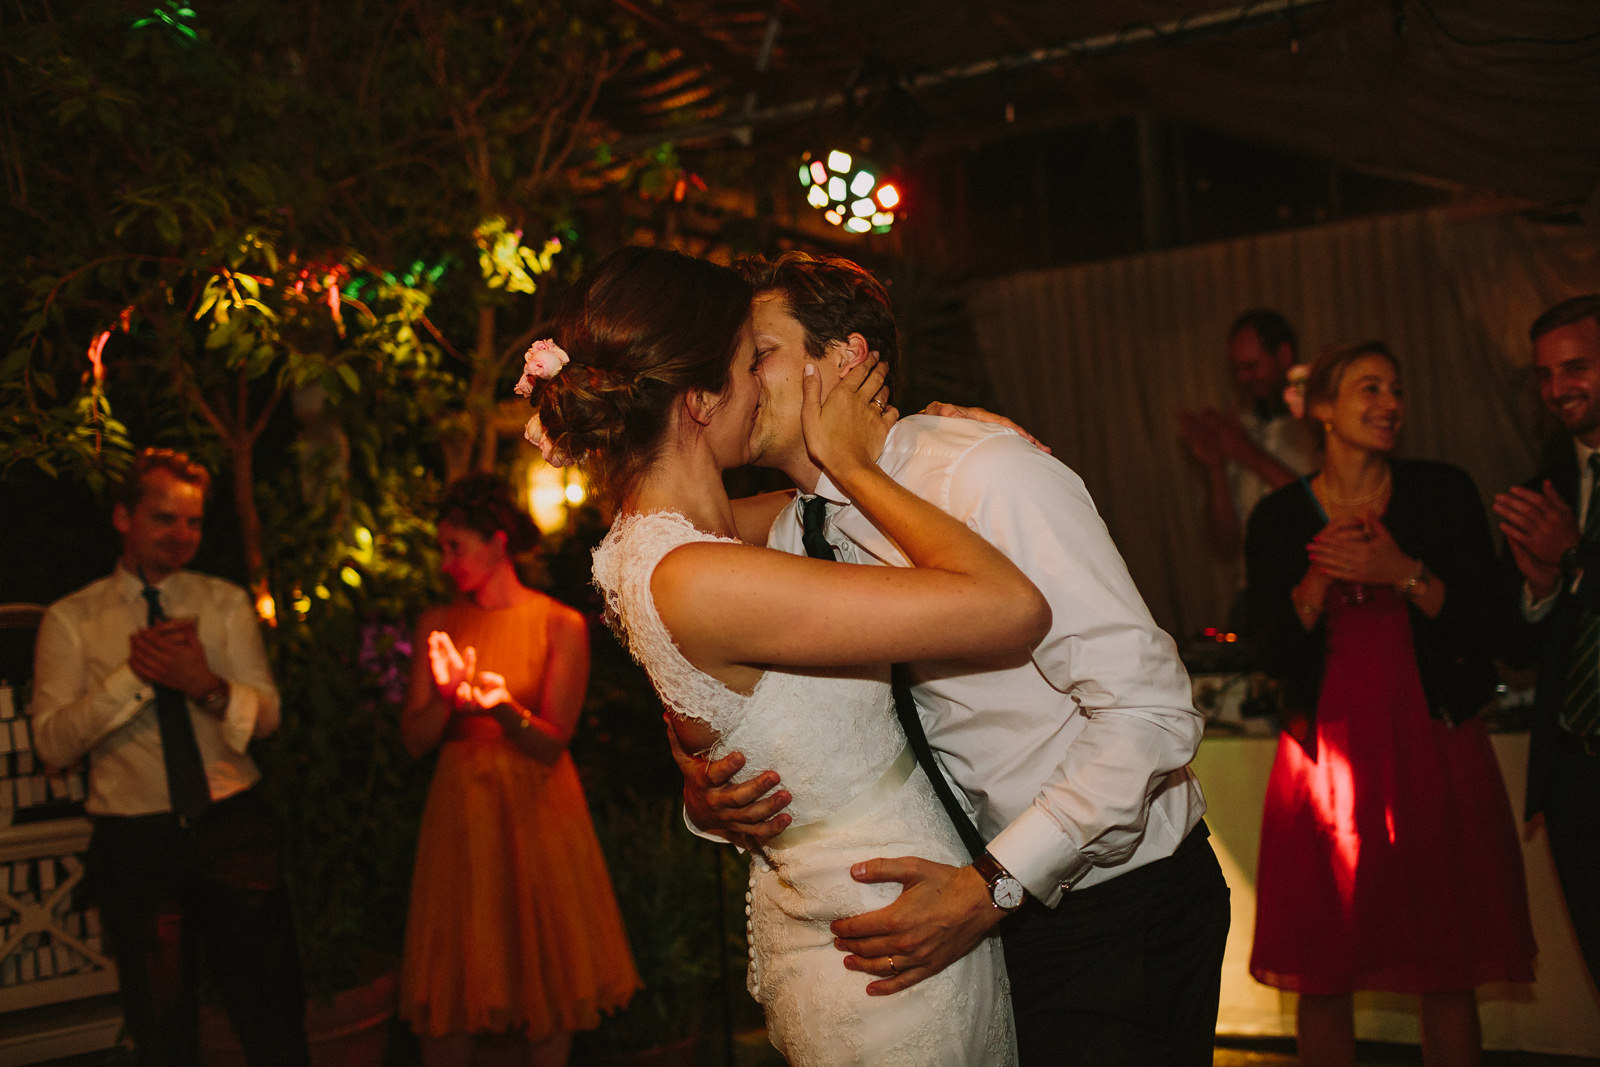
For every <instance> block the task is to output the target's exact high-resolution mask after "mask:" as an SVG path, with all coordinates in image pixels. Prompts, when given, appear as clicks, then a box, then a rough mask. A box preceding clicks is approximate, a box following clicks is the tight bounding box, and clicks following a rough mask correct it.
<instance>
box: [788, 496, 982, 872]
mask: <svg viewBox="0 0 1600 1067" xmlns="http://www.w3.org/2000/svg"><path fill="white" fill-rule="evenodd" d="M800 519H801V522H800V541H801V543H802V544H804V545H805V546H806V555H808V556H810V557H811V558H812V559H831V560H837V559H838V558H839V557H838V554H837V553H835V552H834V550H833V546H832V545H830V544H829V543H828V538H827V535H826V534H825V533H824V531H825V530H826V529H827V522H828V502H827V501H826V500H823V499H822V498H821V497H820V496H810V497H801V499H800ZM889 677H890V681H891V684H892V687H893V689H894V713H895V715H896V716H897V717H899V719H900V728H901V729H903V730H904V731H905V734H906V741H907V743H908V744H910V745H911V751H912V753H913V754H914V755H915V756H916V757H917V762H918V763H919V764H921V765H922V769H923V771H924V772H925V773H926V774H927V776H928V780H929V781H930V782H932V783H933V791H934V792H935V793H937V794H938V795H939V803H941V804H943V805H944V810H945V814H947V815H949V816H950V821H951V822H952V823H954V824H955V828H956V833H958V834H960V835H961V843H962V844H964V845H966V846H967V851H968V852H969V853H971V854H972V856H974V857H977V856H979V855H981V854H982V853H983V849H984V846H983V835H982V834H980V833H978V828H977V827H976V826H974V825H973V824H972V820H971V819H970V818H968V817H967V813H966V811H965V809H963V808H962V807H961V802H960V801H958V800H956V796H955V793H954V792H952V791H951V789H950V783H949V782H947V781H945V777H944V773H943V772H942V771H940V770H939V764H938V762H937V761H936V760H935V759H934V758H933V747H932V746H931V745H929V744H928V735H927V733H926V732H925V731H924V730H923V729H922V718H921V716H919V715H918V714H917V704H916V701H915V700H913V699H912V696H911V678H910V674H909V672H908V671H907V670H906V665H905V664H904V663H896V664H895V665H894V666H893V667H891V668H890V674H889Z"/></svg>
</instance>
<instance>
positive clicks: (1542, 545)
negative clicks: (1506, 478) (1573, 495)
mask: <svg viewBox="0 0 1600 1067" xmlns="http://www.w3.org/2000/svg"><path fill="white" fill-rule="evenodd" d="M1494 513H1495V515H1496V516H1497V517H1498V518H1499V519H1500V531H1501V533H1503V534H1505V535H1506V546H1507V547H1508V548H1510V549H1511V558H1512V559H1513V560H1514V561H1515V562H1516V564H1517V569H1518V570H1520V571H1521V572H1522V576H1523V578H1525V579H1527V582H1528V589H1529V591H1530V592H1532V593H1533V595H1534V596H1535V597H1540V598H1543V597H1546V596H1549V595H1550V594H1551V593H1553V592H1555V590H1556V586H1557V585H1559V584H1560V582H1561V557H1562V555H1563V554H1564V553H1565V552H1566V551H1567V550H1568V549H1570V548H1574V547H1576V546H1577V544H1578V540H1579V533H1578V517H1577V516H1576V515H1575V514H1574V513H1573V511H1572V508H1570V507H1568V506H1567V502H1566V501H1565V500H1563V499H1561V495H1560V494H1559V493H1557V492H1556V490H1555V487H1554V486H1553V485H1551V484H1550V482H1548V481H1546V482H1545V483H1544V484H1543V485H1542V486H1541V487H1540V488H1539V489H1538V490H1533V489H1525V488H1523V487H1522V486H1516V487H1513V488H1512V489H1510V490H1508V491H1506V492H1504V493H1497V494H1495V498H1494Z"/></svg>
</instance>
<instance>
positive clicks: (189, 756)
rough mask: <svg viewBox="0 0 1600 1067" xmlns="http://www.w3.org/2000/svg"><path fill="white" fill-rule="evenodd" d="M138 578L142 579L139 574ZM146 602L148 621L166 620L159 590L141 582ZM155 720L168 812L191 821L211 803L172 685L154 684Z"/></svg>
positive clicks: (183, 703) (190, 725) (189, 725)
mask: <svg viewBox="0 0 1600 1067" xmlns="http://www.w3.org/2000/svg"><path fill="white" fill-rule="evenodd" d="M139 580H140V581H141V582H143V581H144V577H143V576H142V575H141V576H140V578H139ZM142 595H143V597H144V599H145V601H146V602H147V603H148V604H149V606H150V613H149V624H150V625H151V626H154V625H155V624H156V623H158V622H163V621H165V620H166V617H167V613H166V612H165V611H163V610H161V590H159V589H157V588H156V587H155V586H153V585H151V584H149V583H148V582H145V587H144V591H143V593H142ZM156 722H157V723H158V724H160V727H161V752H162V755H163V756H164V757H165V760H166V764H167V793H168V794H169V796H170V797H171V800H172V812H173V814H174V815H177V816H178V817H179V818H180V819H183V820H184V821H185V822H192V821H193V820H194V819H196V818H198V817H199V815H200V813H201V812H203V811H205V810H206V805H207V804H210V803H211V787H210V785H209V784H208V783H207V782H206V769H205V765H204V764H203V763H202V762H201V760H200V745H199V743H198V742H197V741H195V739H194V722H193V721H192V720H190V718H189V703H188V701H187V700H185V699H184V695H183V694H182V693H180V692H178V691H177V690H176V689H171V688H169V687H167V686H164V685H158V686H156Z"/></svg>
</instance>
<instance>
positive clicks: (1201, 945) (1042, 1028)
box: [1001, 823, 1229, 1067]
mask: <svg viewBox="0 0 1600 1067" xmlns="http://www.w3.org/2000/svg"><path fill="white" fill-rule="evenodd" d="M1209 836H1210V833H1209V831H1207V829H1206V826H1205V823H1201V824H1199V825H1198V826H1196V827H1195V828H1194V830H1193V831H1191V832H1190V834H1189V836H1188V837H1187V838H1185V839H1184V841H1183V843H1182V844H1180V845H1179V846H1178V849H1177V851H1176V852H1174V853H1173V854H1172V855H1171V856H1170V857H1168V858H1166V859H1163V860H1157V861H1156V862H1154V863H1150V864H1146V865H1145V866H1143V867H1140V868H1138V869H1136V870H1132V871H1129V872H1128V873H1127V874H1124V875H1121V876H1120V877H1117V878H1113V879H1112V880H1111V881H1109V882H1102V883H1100V884H1099V885H1095V886H1092V887H1090V888H1088V889H1082V890H1077V889H1075V890H1072V891H1070V892H1069V893H1067V894H1066V896H1065V897H1063V898H1062V901H1061V903H1060V905H1059V906H1058V907H1056V908H1055V910H1053V911H1052V910H1051V909H1049V908H1046V907H1044V906H1043V905H1041V904H1038V903H1035V902H1033V901H1032V900H1030V901H1029V902H1028V903H1027V904H1025V905H1024V906H1023V907H1022V908H1020V909H1018V911H1017V913H1016V914H1015V915H1013V916H1011V917H1010V918H1008V919H1007V920H1006V921H1005V923H1004V924H1003V925H1002V926H1001V931H1002V933H1003V936H1004V941H1005V952H1006V970H1007V972H1008V973H1009V974H1010V976H1011V998H1012V1007H1013V1010H1014V1011H1015V1013H1016V1019H1017V1046H1018V1049H1019V1051H1020V1053H1021V1060H1022V1067H1045V1065H1052V1067H1054V1065H1058V1064H1084V1065H1093V1067H1118V1065H1122V1064H1126V1065H1128V1067H1135V1065H1137V1067H1165V1065H1168V1064H1171V1065H1184V1067H1187V1065H1189V1064H1209V1063H1210V1062H1211V1058H1212V1048H1213V1045H1214V1043H1215V1040H1216V1029H1217V998H1218V996H1219V994H1220V993H1221V989H1222V950H1223V947H1224V945H1225V944H1226V942H1227V940H1228V917H1229V912H1228V886H1227V883H1226V882H1224V881H1223V879H1222V868H1221V867H1219V866H1218V865H1217V857H1216V854H1215V853H1214V852H1212V851H1211V843H1210V842H1209V841H1208V840H1206V839H1207V838H1208V837H1209Z"/></svg>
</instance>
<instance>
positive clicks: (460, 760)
mask: <svg viewBox="0 0 1600 1067" xmlns="http://www.w3.org/2000/svg"><path fill="white" fill-rule="evenodd" d="M537 536H538V535H537V530H536V529H535V528H534V526H533V523H532V521H531V520H530V519H529V518H528V516H527V515H526V514H524V513H523V512H521V511H519V510H518V509H517V508H516V507H515V506H514V505H513V504H512V503H511V501H510V499H509V496H508V494H507V492H506V490H505V488H504V487H503V485H501V484H500V482H499V481H498V480H497V479H495V478H493V477H492V476H489V475H475V476H471V477H468V478H464V479H462V480H461V481H459V482H457V483H455V484H454V485H453V486H452V487H451V488H450V490H449V492H448V494H447V496H446V498H445V502H444V506H443V507H442V509H441V511H440V519H439V547H440V551H441V557H442V566H443V569H444V572H445V574H446V575H447V576H448V577H449V578H450V580H451V582H452V583H454V585H455V588H456V594H457V595H456V599H455V600H454V602H452V603H451V604H449V605H447V606H445V607H439V608H433V609H430V610H428V611H426V612H424V613H423V615H422V618H421V619H420V620H419V622H418V625H417V640H416V644H415V648H416V650H417V653H416V657H415V659H414V660H413V663H412V671H411V684H410V690H409V693H408V695H407V698H406V705H405V711H404V714H403V719H402V732H403V735H404V739H405V743H406V747H407V748H408V749H409V750H410V751H411V753H412V754H413V755H415V756H418V757H421V756H423V755H425V754H426V753H428V752H430V751H432V750H433V749H434V748H435V747H437V748H439V762H438V767H437V769H436V770H435V772H434V779H433V785H432V787H431V788H430V790H429V793H428V803H427V808H426V810H425V811H424V813H423V817H422V831H421V835H420V838H419V840H418V843H417V861H416V870H415V873H414V875H413V877H412V883H411V911H410V915H409V917H408V920H407V923H406V941H405V958H404V964H403V968H402V983H401V1001H400V1012H401V1017H402V1018H404V1019H405V1020H406V1021H407V1022H408V1023H410V1024H411V1027H412V1028H413V1029H414V1030H415V1031H416V1032H417V1034H418V1036H419V1037H420V1039H421V1042H422V1052H423V1059H424V1061H425V1062H426V1063H428V1064H429V1065H430V1067H437V1065H444V1064H451V1065H454V1064H469V1063H472V1062H473V1061H474V1057H475V1056H482V1055H484V1054H486V1053H488V1052H489V1051H491V1050H493V1051H496V1052H499V1053H501V1054H505V1055H510V1056H511V1057H512V1058H513V1059H514V1060H515V1061H516V1062H524V1063H529V1064H537V1065H558V1064H563V1063H565V1062H566V1060H567V1056H568V1053H569V1051H570V1048H571V1041H572V1035H573V1032H574V1031H577V1030H584V1029H590V1028H592V1027H594V1026H596V1025H597V1024H598V1022H599V1017H600V1014H601V1013H602V1012H609V1011H611V1010H614V1009H616V1008H618V1007H620V1006H622V1005H623V1004H624V1003H626V1002H627V1000H628V999H629V997H630V996H631V995H632V993H633V991H634V990H635V989H637V988H638V986H639V976H638V973H637V971H636V970H635V968H634V965H633V957H632V955H631V954H630V952H629V950H628V941H627V935H626V932H625V931H624V929H623V925H622V919H621V915H620V913H619V912H618V910H617V904H616V899H615V897H614V895H613V893H612V890H611V882H610V878H609V876H608V875H607V873H606V868H605V861H604V859H603V857H602V856H601V853H600V847H599V843H598V842H597V841H596V839H595V834H594V828H593V826H592V824H591V822H590V819H589V810H588V806H587V803H586V802H585V800H584V796H583V790H582V787H581V786H580V784H579V782H578V775H577V771H576V770H575V769H574V767H573V764H572V759H571V757H570V756H569V755H568V754H567V743H568V742H569V741H570V740H571V738H572V734H573V730H574V728H575V727H576V725H577V719H578V711H579V709H580V707H581V706H582V704H583V697H584V691H585V690H586V688H587V687H588V681H589V640H588V632H587V629H586V626H585V623H584V620H583V617H582V616H581V615H580V614H578V612H576V611H574V610H572V609H571V608H568V607H566V606H565V605H563V604H560V603H558V602H557V601H555V600H553V599H551V598H550V597H548V596H545V595H544V594H543V593H539V592H536V591H534V590H532V589H529V588H528V587H527V586H525V585H523V584H522V582H521V581H520V580H519V579H518V577H517V574H516V570H515V568H514V567H513V564H512V559H513V557H514V556H515V555H517V554H518V553H519V552H522V551H525V550H527V549H529V548H531V547H532V546H533V544H534V543H535V541H536V540H537ZM424 649H426V650H427V653H426V655H424V654H423V650H424Z"/></svg>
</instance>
